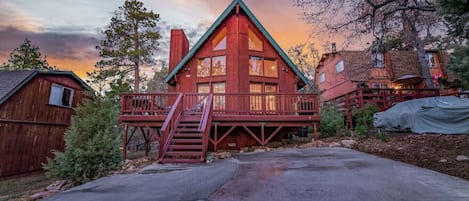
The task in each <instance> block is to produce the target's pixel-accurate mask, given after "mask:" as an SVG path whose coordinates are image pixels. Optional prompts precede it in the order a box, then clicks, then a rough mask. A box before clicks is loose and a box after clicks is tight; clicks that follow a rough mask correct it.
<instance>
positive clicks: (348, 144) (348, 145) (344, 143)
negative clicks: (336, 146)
mask: <svg viewBox="0 0 469 201" xmlns="http://www.w3.org/2000/svg"><path fill="white" fill-rule="evenodd" d="M340 144H341V145H342V146H343V147H346V148H352V146H353V144H355V140H342V141H340Z"/></svg>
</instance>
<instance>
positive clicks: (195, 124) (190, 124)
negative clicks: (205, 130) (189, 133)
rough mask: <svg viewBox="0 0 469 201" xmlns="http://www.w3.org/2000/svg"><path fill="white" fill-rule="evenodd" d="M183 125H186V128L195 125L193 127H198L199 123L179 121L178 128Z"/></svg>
mask: <svg viewBox="0 0 469 201" xmlns="http://www.w3.org/2000/svg"><path fill="white" fill-rule="evenodd" d="M184 127H186V128H187V127H192V128H194V127H195V128H198V127H199V123H198V122H196V123H194V122H188V123H179V125H178V128H184Z"/></svg>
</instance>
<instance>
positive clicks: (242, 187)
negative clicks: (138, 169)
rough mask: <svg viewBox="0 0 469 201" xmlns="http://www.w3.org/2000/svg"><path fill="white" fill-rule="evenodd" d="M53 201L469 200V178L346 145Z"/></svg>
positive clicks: (111, 185)
mask: <svg viewBox="0 0 469 201" xmlns="http://www.w3.org/2000/svg"><path fill="white" fill-rule="evenodd" d="M145 173H148V174H137V173H135V174H128V175H114V176H110V177H106V178H102V179H99V180H96V181H93V182H89V183H87V184H84V185H81V186H78V187H75V188H72V189H70V190H68V191H65V192H63V193H61V194H58V195H56V196H53V197H51V198H49V199H46V200H48V201H52V200H67V201H74V200H84V201H86V200H100V201H101V200H102V201H107V200H109V201H117V200H161V201H194V200H211V201H241V200H246V201H264V200H269V201H275V200H279V201H280V200H281V201H289V200H291V201H302V200H305V201H306V200H308V201H310V200H327V201H334V200H338V201H339V200H340V201H355V200H356V201H366V200H370V201H376V200H383V201H385V200H389V201H391V200H396V201H397V200H399V201H400V200H409V201H410V200H441V201H443V200H444V201H447V200H452V201H458V200H461V201H463V200H464V201H467V200H469V182H468V181H465V180H462V179H459V178H456V177H452V176H448V175H444V174H441V173H438V172H434V171H431V170H427V169H423V168H419V167H416V166H412V165H408V164H405V163H401V162H396V161H392V160H388V159H383V158H380V157H377V156H373V155H369V154H364V153H361V152H358V151H354V150H350V149H345V148H316V149H285V150H277V151H272V152H255V153H243V154H238V155H236V156H235V159H232V160H219V161H215V162H214V163H211V164H203V165H157V166H151V167H148V168H147V169H146V172H145Z"/></svg>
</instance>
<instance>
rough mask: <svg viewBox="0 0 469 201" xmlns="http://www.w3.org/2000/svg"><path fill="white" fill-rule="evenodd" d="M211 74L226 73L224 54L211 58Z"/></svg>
mask: <svg viewBox="0 0 469 201" xmlns="http://www.w3.org/2000/svg"><path fill="white" fill-rule="evenodd" d="M212 75H226V57H225V56H218V57H213V58H212Z"/></svg>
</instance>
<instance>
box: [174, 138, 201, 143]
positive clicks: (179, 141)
mask: <svg viewBox="0 0 469 201" xmlns="http://www.w3.org/2000/svg"><path fill="white" fill-rule="evenodd" d="M171 143H202V138H195V139H194V138H192V139H187V138H182V139H179V138H177V139H173V140H171Z"/></svg>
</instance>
